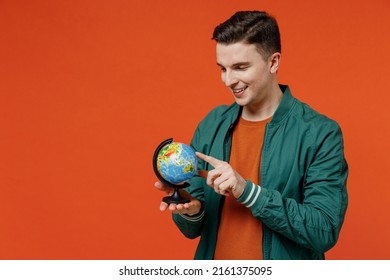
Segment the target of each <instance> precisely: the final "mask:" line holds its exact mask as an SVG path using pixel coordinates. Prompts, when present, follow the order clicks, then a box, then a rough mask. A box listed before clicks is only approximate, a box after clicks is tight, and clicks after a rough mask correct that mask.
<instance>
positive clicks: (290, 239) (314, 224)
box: [155, 11, 348, 259]
mask: <svg viewBox="0 0 390 280" xmlns="http://www.w3.org/2000/svg"><path fill="white" fill-rule="evenodd" d="M213 39H214V40H215V41H216V42H217V45H216V56H217V65H218V66H219V67H220V68H221V77H222V81H223V82H224V83H225V85H226V86H227V87H228V89H229V90H230V91H231V93H232V95H233V97H234V99H235V102H234V103H233V104H232V105H230V106H219V107H217V108H215V109H214V110H212V111H211V112H210V113H209V114H208V115H207V116H206V117H205V119H204V120H203V121H202V122H201V123H200V124H199V126H198V127H197V129H196V131H195V134H194V136H193V139H192V142H191V145H192V147H193V148H194V149H195V150H196V151H198V152H197V156H198V157H199V159H200V162H199V169H200V170H201V171H200V172H199V175H200V176H196V177H194V178H193V179H192V180H191V182H190V184H191V186H190V187H189V188H187V189H186V190H187V192H186V191H183V195H184V196H187V197H189V198H190V202H189V203H185V204H170V205H167V204H165V203H164V202H162V203H161V206H160V209H161V210H162V211H165V210H167V209H169V210H170V211H171V212H172V213H173V219H174V221H175V223H176V224H177V226H178V227H179V229H180V230H181V231H182V232H183V234H184V235H185V236H187V237H188V238H196V237H198V236H200V241H199V245H198V248H197V251H196V254H195V259H324V253H325V252H326V251H327V250H329V249H330V248H332V247H333V246H334V245H335V244H336V242H337V239H338V236H339V233H340V230H341V226H342V224H343V221H344V216H345V213H346V209H347V203H348V198H347V191H346V180H347V176H348V167H347V163H346V161H345V158H344V147H343V139H342V133H341V130H340V128H339V126H338V124H337V123H336V122H335V121H333V120H331V119H329V118H327V117H325V116H324V115H321V114H319V113H318V112H316V111H314V110H313V109H311V108H310V107H309V106H308V105H306V104H304V103H302V102H300V101H298V100H297V99H295V98H294V97H293V96H292V95H291V92H290V89H289V87H288V86H283V85H279V84H278V79H277V71H278V68H279V65H280V59H281V44H280V35H279V28H278V25H277V22H276V20H275V19H274V18H273V17H271V16H270V15H268V14H267V13H265V12H258V11H244V12H237V13H236V14H234V15H233V16H232V17H231V18H230V19H228V20H227V21H226V22H224V23H222V24H220V25H219V26H217V27H216V28H215V30H214V34H213ZM155 186H156V187H157V188H158V189H160V190H162V191H166V192H169V191H170V190H169V188H167V187H165V186H163V185H162V184H161V182H156V183H155Z"/></svg>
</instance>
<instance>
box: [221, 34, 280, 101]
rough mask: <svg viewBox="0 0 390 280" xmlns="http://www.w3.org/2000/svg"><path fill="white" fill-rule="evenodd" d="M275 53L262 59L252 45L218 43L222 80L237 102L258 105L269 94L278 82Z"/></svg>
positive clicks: (269, 95) (265, 99) (268, 96)
mask: <svg viewBox="0 0 390 280" xmlns="http://www.w3.org/2000/svg"><path fill="white" fill-rule="evenodd" d="M274 55H275V54H274ZM274 55H272V56H270V58H268V59H265V58H264V57H263V56H262V55H261V54H260V53H259V51H258V50H257V49H256V46H255V45H254V44H245V43H241V42H240V43H234V44H229V45H226V44H220V43H218V44H217V64H218V66H219V67H220V68H221V78H222V81H223V82H224V84H225V85H226V86H227V87H228V89H229V90H230V91H231V92H232V94H233V96H234V98H235V100H236V102H237V103H238V104H239V105H241V106H244V108H245V107H246V106H249V107H250V106H253V107H256V106H261V104H263V103H265V102H267V99H268V98H270V97H271V94H272V89H273V87H274V86H275V83H276V85H277V79H276V70H277V65H276V67H275V61H274V58H273V56H274Z"/></svg>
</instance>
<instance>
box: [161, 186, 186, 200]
mask: <svg viewBox="0 0 390 280" xmlns="http://www.w3.org/2000/svg"><path fill="white" fill-rule="evenodd" d="M162 201H163V202H165V203H167V204H184V203H188V202H190V200H189V199H188V198H184V197H182V196H181V195H180V192H179V188H177V187H174V191H173V194H172V195H170V196H166V197H164V198H163V199H162Z"/></svg>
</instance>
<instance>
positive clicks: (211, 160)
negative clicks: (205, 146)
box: [195, 152, 223, 168]
mask: <svg viewBox="0 0 390 280" xmlns="http://www.w3.org/2000/svg"><path fill="white" fill-rule="evenodd" d="M195 154H196V156H197V157H198V158H200V159H201V160H204V161H205V162H207V163H210V164H211V166H212V167H214V168H217V167H218V166H220V165H221V164H222V163H223V161H221V160H219V159H216V158H214V157H212V156H208V155H205V154H202V153H200V152H196V153H195Z"/></svg>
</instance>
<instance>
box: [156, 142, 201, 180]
mask: <svg viewBox="0 0 390 280" xmlns="http://www.w3.org/2000/svg"><path fill="white" fill-rule="evenodd" d="M156 164H157V170H158V172H159V173H160V174H161V176H162V177H163V178H164V179H165V180H167V181H168V182H170V183H172V184H174V185H180V184H182V183H185V182H188V180H189V179H191V178H192V177H193V176H194V175H195V174H197V172H198V169H197V166H198V159H197V157H196V155H195V151H194V149H192V148H191V147H190V146H188V145H186V144H183V143H179V142H172V143H170V144H167V145H165V146H163V147H162V148H161V149H160V151H159V152H158V155H157V162H156Z"/></svg>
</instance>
